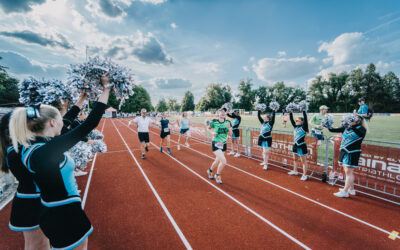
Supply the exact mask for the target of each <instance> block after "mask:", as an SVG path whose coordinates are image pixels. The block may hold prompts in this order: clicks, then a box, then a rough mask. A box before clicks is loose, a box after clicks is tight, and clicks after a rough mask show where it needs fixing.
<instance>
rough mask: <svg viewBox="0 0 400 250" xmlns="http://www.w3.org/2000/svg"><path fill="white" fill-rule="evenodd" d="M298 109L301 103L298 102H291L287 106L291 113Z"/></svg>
mask: <svg viewBox="0 0 400 250" xmlns="http://www.w3.org/2000/svg"><path fill="white" fill-rule="evenodd" d="M298 110H299V105H297V104H296V103H293V102H291V103H289V104H288V105H287V106H286V111H287V112H289V113H294V112H297V111H298Z"/></svg>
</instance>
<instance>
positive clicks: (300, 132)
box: [290, 111, 308, 146]
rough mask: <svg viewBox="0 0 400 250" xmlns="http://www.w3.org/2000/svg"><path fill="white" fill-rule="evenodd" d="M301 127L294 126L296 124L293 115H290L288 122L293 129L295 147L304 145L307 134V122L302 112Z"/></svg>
mask: <svg viewBox="0 0 400 250" xmlns="http://www.w3.org/2000/svg"><path fill="white" fill-rule="evenodd" d="M303 119H304V121H303V125H296V122H295V121H294V119H293V113H290V122H291V123H292V125H293V127H294V132H293V136H294V143H295V144H296V145H297V146H300V145H303V144H305V143H306V142H305V138H306V134H307V133H308V121H307V113H306V112H305V111H303Z"/></svg>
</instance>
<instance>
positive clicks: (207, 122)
mask: <svg viewBox="0 0 400 250" xmlns="http://www.w3.org/2000/svg"><path fill="white" fill-rule="evenodd" d="M204 125H206V126H207V127H208V126H210V125H211V120H209V119H207V120H205V121H204Z"/></svg>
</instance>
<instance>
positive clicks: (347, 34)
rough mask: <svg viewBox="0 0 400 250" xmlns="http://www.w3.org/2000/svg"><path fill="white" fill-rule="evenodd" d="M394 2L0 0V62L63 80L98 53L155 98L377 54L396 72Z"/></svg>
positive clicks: (399, 58) (322, 69) (293, 81)
mask: <svg viewBox="0 0 400 250" xmlns="http://www.w3.org/2000/svg"><path fill="white" fill-rule="evenodd" d="M399 7H400V2H399V1H283V0H280V1H251V0H247V1H235V0H230V1H217V0H215V1H205V0H201V1H200V0H198V1H189V0H187V1H179V0H27V1H13V0H9V1H8V0H1V1H0V56H1V57H3V59H2V60H1V61H0V64H2V65H5V66H7V67H9V71H10V73H12V74H13V75H15V76H16V77H18V78H19V79H23V78H24V77H27V76H30V75H33V76H35V77H46V78H58V79H66V77H67V74H66V72H67V70H68V68H69V64H75V63H80V62H82V61H84V60H85V50H86V46H88V48H89V49H88V53H89V56H94V55H100V56H103V57H104V56H107V57H110V58H112V59H113V60H114V61H116V62H118V63H120V64H122V65H124V66H127V67H129V68H130V69H131V70H132V71H133V72H134V73H135V76H136V77H135V78H136V83H138V84H141V85H142V86H144V87H145V88H146V89H147V90H148V91H149V93H150V95H151V97H152V102H153V104H154V105H155V104H156V102H157V101H158V100H159V98H161V97H165V98H170V97H175V98H177V99H178V101H180V100H181V99H182V97H183V94H184V92H185V91H186V90H188V89H189V90H191V91H192V92H193V93H194V94H195V97H196V99H195V100H196V101H198V100H199V98H200V97H201V96H202V95H203V94H204V90H205V86H206V85H208V84H209V83H211V82H220V83H226V84H230V85H231V87H232V89H233V90H234V91H236V90H237V85H238V83H239V81H240V80H241V79H247V78H251V79H253V83H254V85H255V87H258V86H260V85H271V84H273V83H275V82H277V81H284V82H285V83H287V84H289V85H291V86H302V87H307V85H308V84H309V83H310V82H311V81H312V79H313V78H315V77H316V76H317V75H322V76H327V74H328V73H329V72H336V73H338V72H342V71H351V70H352V69H355V68H357V67H361V68H364V67H365V66H366V65H367V64H369V63H371V62H372V63H375V64H376V65H377V69H378V70H379V71H380V72H381V73H382V74H385V73H387V72H388V71H394V72H395V73H396V74H397V75H400V8H399Z"/></svg>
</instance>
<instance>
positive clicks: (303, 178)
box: [300, 175, 308, 181]
mask: <svg viewBox="0 0 400 250" xmlns="http://www.w3.org/2000/svg"><path fill="white" fill-rule="evenodd" d="M307 179H308V177H307V175H303V176H301V178H300V180H301V181H306V180H307Z"/></svg>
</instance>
